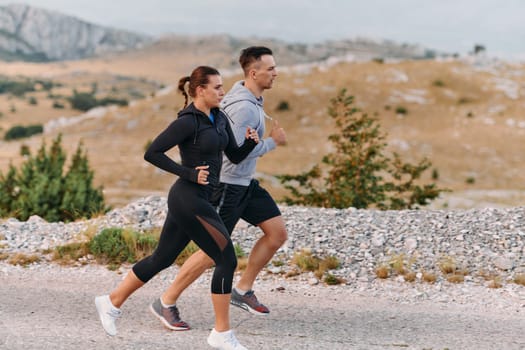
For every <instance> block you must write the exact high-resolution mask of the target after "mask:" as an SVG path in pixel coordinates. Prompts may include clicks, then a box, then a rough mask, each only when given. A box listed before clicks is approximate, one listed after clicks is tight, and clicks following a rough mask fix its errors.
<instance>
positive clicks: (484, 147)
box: [0, 46, 525, 208]
mask: <svg viewBox="0 0 525 350" xmlns="http://www.w3.org/2000/svg"><path fill="white" fill-rule="evenodd" d="M203 58H204V59H208V60H210V61H208V62H200V61H201V60H202V59H203ZM276 59H277V61H278V60H279V57H278V56H277V57H276ZM278 62H279V61H278ZM203 63H207V64H215V65H216V66H218V67H228V68H229V67H230V66H231V54H230V55H225V54H222V55H219V54H217V55H216V56H209V57H202V56H198V58H195V57H192V56H191V52H190V53H187V54H186V55H179V54H176V53H175V52H174V51H173V50H170V48H169V46H162V47H160V48H157V49H156V50H155V49H150V50H147V51H141V52H137V53H129V54H126V55H120V56H113V57H108V58H105V59H91V60H84V61H78V62H63V63H48V64H29V63H1V64H0V75H8V76H13V77H14V76H19V75H22V76H29V77H40V78H47V79H51V80H53V81H57V82H61V83H62V84H63V86H62V87H61V88H60V91H59V89H57V90H56V91H55V90H53V94H63V95H70V94H71V91H72V90H73V89H77V90H82V89H87V88H89V86H91V85H92V84H93V83H94V82H96V83H97V86H98V88H99V91H102V92H104V91H106V92H107V91H122V90H125V91H128V92H129V91H130V89H131V90H133V91H138V92H140V93H141V94H142V95H143V96H144V97H143V98H137V99H135V100H133V101H132V102H131V103H130V105H129V106H127V107H108V108H102V109H98V110H95V111H90V112H88V113H87V114H85V115H84V116H83V117H81V118H78V122H76V123H74V124H71V125H64V126H61V127H58V128H53V129H49V128H46V132H45V134H44V135H43V136H42V135H39V136H34V137H32V138H29V139H24V140H21V141H11V142H5V141H0V171H2V172H4V171H5V170H6V169H7V167H8V165H9V163H10V162H12V163H14V164H19V163H20V162H21V161H22V159H21V158H20V156H19V149H20V146H21V144H26V145H28V146H30V148H31V149H32V150H36V149H37V148H38V147H39V146H40V145H41V143H42V139H45V140H46V142H48V144H49V143H50V141H51V139H52V138H54V137H55V136H56V135H57V134H58V133H62V135H63V145H64V147H65V148H66V149H67V151H68V155H69V154H72V152H73V151H74V149H75V148H76V146H77V144H78V142H79V141H81V140H82V142H83V143H84V145H85V147H86V149H87V150H88V155H89V158H90V164H91V166H92V168H93V169H94V170H95V181H96V183H97V184H98V185H102V186H103V187H104V189H105V195H106V199H107V201H108V203H109V204H111V205H114V206H120V205H123V204H126V203H128V202H129V201H130V200H132V199H135V198H137V197H142V196H145V195H149V194H160V195H165V194H166V192H167V190H168V187H169V186H170V184H171V183H172V182H173V180H174V178H173V177H172V176H171V175H169V174H165V173H163V172H161V171H159V170H157V169H155V168H154V167H153V166H151V165H149V164H147V163H146V162H145V161H144V160H143V153H144V147H145V145H146V144H147V142H148V141H149V140H151V139H152V138H153V137H155V136H156V135H157V134H158V133H159V132H160V131H161V130H162V129H163V128H164V127H165V126H167V124H168V123H169V122H170V121H171V120H173V118H174V117H175V115H176V112H177V111H178V110H179V109H180V108H181V107H182V103H183V98H182V97H181V96H180V95H178V94H176V93H175V91H174V89H173V88H172V87H173V86H174V84H175V83H176V81H177V80H178V78H179V77H180V76H181V75H183V74H187V73H188V72H189V70H190V69H191V67H193V66H195V65H198V64H203ZM279 68H280V75H279V77H278V78H277V79H278V80H277V81H276V83H275V84H274V88H273V89H272V90H270V91H268V93H267V94H266V95H265V97H266V111H267V114H269V115H271V116H272V117H273V118H274V119H277V120H279V122H280V124H281V125H282V126H283V127H284V128H285V129H286V131H287V135H288V137H289V143H288V145H287V146H285V147H281V148H278V149H277V150H276V151H274V152H272V153H270V154H268V155H266V156H264V157H263V158H262V159H261V160H260V162H259V165H258V172H259V173H258V175H259V177H260V178H261V181H262V182H263V183H264V184H265V186H267V188H268V189H269V190H270V191H271V192H272V193H273V194H274V195H276V196H277V197H279V196H282V195H283V190H282V188H280V186H279V184H278V182H277V181H275V180H274V178H273V177H272V175H275V174H281V173H296V172H300V171H304V170H307V169H309V168H310V167H311V166H312V165H313V164H315V163H317V162H319V161H320V159H321V158H322V156H323V155H324V154H326V153H327V152H329V151H330V150H331V145H330V143H329V142H328V140H327V137H328V135H329V134H330V133H332V132H333V124H332V120H331V118H330V117H329V116H328V114H327V107H328V105H329V101H330V99H331V98H332V97H334V96H335V95H336V94H337V92H338V91H339V90H340V89H341V88H346V89H347V90H348V91H349V93H350V94H351V95H353V96H355V104H356V105H357V106H359V107H360V108H362V109H363V110H364V111H367V112H368V113H370V114H373V115H376V116H377V117H378V118H379V120H380V122H381V126H382V129H383V131H384V132H386V133H387V134H388V139H387V140H388V144H389V150H390V151H395V152H398V153H400V154H401V155H402V157H403V159H405V160H409V161H413V162H416V161H418V160H420V159H421V158H422V157H428V158H429V159H430V160H431V162H432V164H433V167H432V168H433V169H436V172H437V173H438V174H439V178H438V180H437V181H436V182H437V184H438V185H439V186H440V187H446V188H449V189H451V190H452V192H451V193H448V194H446V195H444V196H443V198H441V199H439V200H437V201H436V202H435V203H433V205H432V207H433V208H441V207H444V206H448V207H450V208H470V207H480V206H517V205H523V202H524V201H525V155H524V152H523V149H524V146H525V141H524V138H525V102H524V99H523V98H524V96H525V66H524V65H513V64H508V63H504V62H492V61H490V60H488V59H484V58H480V57H478V58H470V59H463V60H450V61H439V60H435V61H402V62H385V63H380V62H339V63H333V64H331V63H330V60H329V61H327V62H323V63H319V64H309V65H308V64H304V65H295V66H286V67H279ZM224 71H225V72H228V74H224V75H225V77H224V82H225V86H226V88H229V87H230V86H231V85H232V84H233V83H234V82H235V81H236V80H238V79H240V78H241V76H240V75H239V74H235V73H231V70H230V69H229V70H228V71H226V70H224ZM123 77H125V78H123ZM126 84H128V85H129V86H128V85H126ZM161 85H162V86H166V88H164V89H161V90H156V92H155V90H154V89H153V87H154V86H161ZM46 95H47V93H43V92H37V93H34V96H35V97H36V98H37V100H38V104H37V105H30V104H28V103H27V98H28V97H29V96H31V94H26V98H25V99H19V98H16V97H9V96H6V95H0V112H2V116H1V117H0V127H1V128H2V134H3V133H4V132H5V131H6V130H8V128H9V127H11V126H13V125H28V124H32V123H42V124H45V123H48V122H50V121H53V120H57V118H60V117H67V118H69V119H70V120H73V119H71V118H74V117H76V116H80V115H81V114H82V113H81V112H78V111H74V110H71V109H70V108H69V105H67V104H66V108H65V109H60V110H57V109H53V108H52V107H51V104H52V101H51V99H50V98H48V97H47V96H46ZM282 101H286V102H287V103H288V104H289V106H290V109H289V110H287V111H278V110H277V106H278V105H279V103H280V102H282ZM12 105H15V107H16V112H14V113H13V112H10V108H11V106H12ZM48 125H51V124H48ZM268 126H269V125H268ZM172 155H173V156H175V157H176V156H177V151H176V150H174V151H173V152H172ZM430 175H431V172H430V171H428V174H427V178H426V179H425V180H428V181H433V180H432V179H431V178H430Z"/></svg>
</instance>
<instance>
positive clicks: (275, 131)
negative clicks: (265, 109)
mask: <svg viewBox="0 0 525 350" xmlns="http://www.w3.org/2000/svg"><path fill="white" fill-rule="evenodd" d="M270 137H271V138H272V139H273V140H274V141H275V144H276V145H278V146H284V145H286V133H285V132H284V129H283V128H281V127H280V126H279V122H278V121H277V120H274V121H273V125H272V130H270Z"/></svg>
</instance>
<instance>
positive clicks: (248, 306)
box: [230, 288, 270, 315]
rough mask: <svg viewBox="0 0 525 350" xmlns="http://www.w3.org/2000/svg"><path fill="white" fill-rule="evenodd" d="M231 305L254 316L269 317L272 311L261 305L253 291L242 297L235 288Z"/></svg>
mask: <svg viewBox="0 0 525 350" xmlns="http://www.w3.org/2000/svg"><path fill="white" fill-rule="evenodd" d="M230 304H232V305H235V306H237V307H240V308H241V309H243V310H246V311H248V312H250V313H252V314H254V315H268V314H269V313H270V310H269V309H268V308H267V307H266V306H264V305H263V304H261V303H259V301H258V300H257V297H256V296H255V293H254V292H253V290H250V291H248V292H246V294H244V295H240V294H239V293H237V291H236V290H235V288H232V296H231V300H230Z"/></svg>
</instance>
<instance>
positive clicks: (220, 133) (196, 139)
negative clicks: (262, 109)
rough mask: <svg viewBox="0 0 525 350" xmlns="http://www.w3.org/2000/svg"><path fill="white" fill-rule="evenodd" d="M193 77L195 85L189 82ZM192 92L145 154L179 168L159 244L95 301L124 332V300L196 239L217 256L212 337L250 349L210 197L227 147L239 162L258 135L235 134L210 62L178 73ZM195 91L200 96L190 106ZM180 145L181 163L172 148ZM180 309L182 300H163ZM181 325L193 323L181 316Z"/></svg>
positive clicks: (231, 257) (231, 258)
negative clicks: (235, 324)
mask: <svg viewBox="0 0 525 350" xmlns="http://www.w3.org/2000/svg"><path fill="white" fill-rule="evenodd" d="M186 83H189V86H188V93H186V90H185V85H186ZM179 90H180V91H181V92H182V94H183V95H184V97H185V104H184V109H183V110H182V111H180V112H179V115H178V118H177V119H176V120H175V121H174V122H172V123H171V124H170V125H169V126H168V128H167V129H166V130H164V131H163V132H162V133H161V134H160V135H159V136H157V138H156V139H155V140H154V141H153V142H152V144H151V146H150V147H149V148H148V150H147V151H146V153H145V155H144V159H145V160H147V161H148V162H150V163H152V164H153V165H155V166H157V167H159V168H161V169H163V170H165V171H168V172H170V173H172V174H175V175H178V176H179V178H178V180H177V181H176V182H175V184H174V185H173V186H172V187H171V189H170V191H169V195H168V214H167V217H166V221H165V222H164V226H163V228H162V232H161V235H160V238H159V244H158V246H157V248H156V250H155V251H154V252H153V254H152V255H150V256H149V257H146V258H144V259H143V260H141V261H139V262H138V263H136V264H135V265H134V266H133V268H132V270H131V271H130V272H129V273H128V275H127V276H126V278H125V279H124V280H123V281H122V282H121V283H120V284H119V285H118V286H117V288H115V289H114V290H113V291H112V292H111V293H110V294H109V295H104V296H99V297H97V298H96V299H95V304H96V307H97V310H98V313H99V316H100V320H101V322H102V325H103V327H104V330H105V331H106V332H107V333H108V334H109V335H115V334H116V333H117V330H116V326H115V321H116V319H117V318H118V317H119V316H120V314H121V311H120V307H121V305H122V304H123V303H124V302H125V300H126V299H127V298H128V297H129V296H130V295H131V294H132V293H133V292H134V291H135V290H137V289H138V288H140V287H141V286H143V285H144V284H145V283H146V282H148V281H149V280H150V279H151V278H152V277H153V276H155V275H156V274H157V273H158V272H159V271H161V270H163V269H165V268H167V267H169V266H171V265H172V264H173V262H174V261H175V259H176V257H177V256H178V255H179V254H180V252H181V251H182V250H183V249H184V247H186V245H187V244H188V243H189V242H190V240H193V241H194V242H195V243H196V244H197V245H198V246H199V247H200V248H201V249H202V250H203V251H204V252H205V253H206V254H207V255H208V256H210V257H211V258H212V259H213V260H214V262H215V266H216V267H215V271H214V273H213V278H212V282H211V293H212V294H211V298H212V302H213V308H214V311H215V327H214V329H213V330H212V332H211V334H210V336H209V337H208V343H209V344H210V345H211V346H213V347H215V348H217V349H241V350H242V349H246V348H245V347H243V346H242V345H240V344H239V342H238V341H237V339H236V338H235V335H234V334H233V332H232V331H231V330H230V324H229V305H230V304H229V303H230V293H231V286H232V281H233V274H234V271H235V268H236V266H237V259H236V257H235V252H234V248H233V244H232V241H231V239H230V237H229V235H228V231H227V229H226V227H225V226H224V224H223V222H222V221H221V219H220V217H219V216H218V214H217V213H216V211H215V209H214V208H213V207H212V206H211V204H210V203H209V196H210V195H211V193H212V190H213V186H216V185H217V184H218V182H219V172H220V169H221V165H222V154H223V152H224V153H225V154H226V156H227V157H228V158H229V159H230V160H231V161H232V162H235V163H238V162H240V161H241V160H243V159H244V158H245V157H246V156H247V155H248V154H249V153H250V151H251V150H252V149H253V148H254V147H255V145H256V144H257V143H258V142H259V139H258V135H257V132H256V131H255V130H252V129H250V128H248V129H247V130H246V135H245V137H246V139H245V142H244V144H243V145H242V146H240V147H239V146H238V145H237V143H236V142H235V138H234V135H233V132H232V130H231V128H230V125H229V123H228V120H227V117H226V115H225V114H224V113H223V112H222V111H220V110H219V108H218V107H219V103H220V101H221V100H222V98H223V96H224V90H223V86H222V79H221V76H220V75H219V72H218V71H217V70H216V69H214V68H211V67H206V66H200V67H197V68H196V69H195V70H194V71H193V72H192V73H191V76H189V77H184V78H182V79H181V80H180V81H179ZM188 94H189V96H191V97H192V99H193V103H191V104H190V105H189V106H188V105H187V104H188ZM174 146H178V147H179V151H180V155H181V164H178V163H176V162H175V161H173V160H172V159H171V158H169V157H168V156H167V155H166V154H165V153H166V152H167V151H168V150H170V149H171V148H173V147H174ZM163 306H164V307H165V308H166V307H167V308H170V309H171V311H172V312H174V311H175V312H178V311H176V307H175V305H172V306H169V305H163ZM178 326H179V327H178V328H179V330H185V329H189V326H188V325H187V324H186V323H184V322H182V321H181V322H180V324H179V325H178Z"/></svg>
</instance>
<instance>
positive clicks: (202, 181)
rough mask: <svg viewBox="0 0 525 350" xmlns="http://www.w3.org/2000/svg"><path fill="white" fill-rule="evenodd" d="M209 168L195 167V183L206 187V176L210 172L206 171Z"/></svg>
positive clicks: (205, 166) (206, 166)
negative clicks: (196, 171)
mask: <svg viewBox="0 0 525 350" xmlns="http://www.w3.org/2000/svg"><path fill="white" fill-rule="evenodd" d="M209 167H210V166H209V165H199V166H198V167H195V169H197V170H198V171H199V173H198V174H197V183H198V184H199V185H207V184H209V182H208V175H209V174H210V172H209V171H208V170H207V169H208V168H209Z"/></svg>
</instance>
